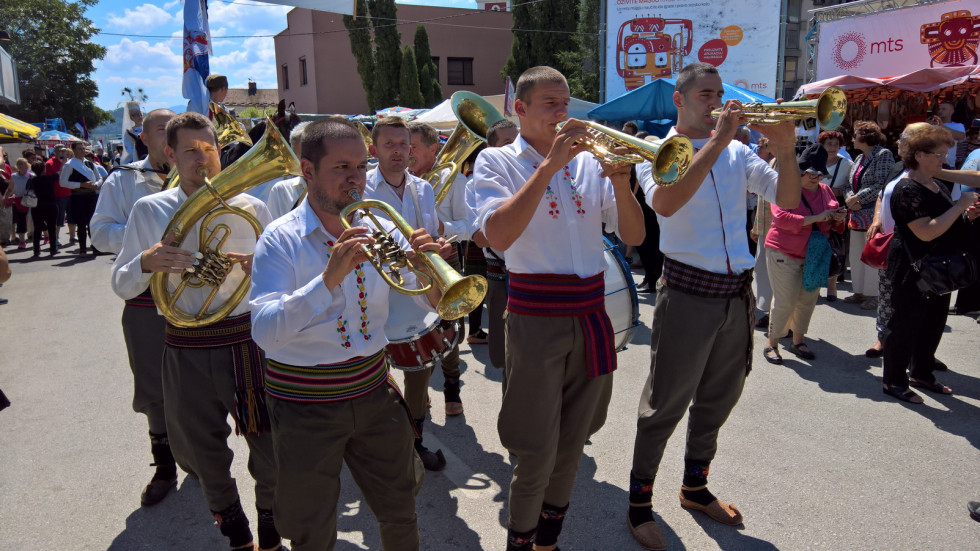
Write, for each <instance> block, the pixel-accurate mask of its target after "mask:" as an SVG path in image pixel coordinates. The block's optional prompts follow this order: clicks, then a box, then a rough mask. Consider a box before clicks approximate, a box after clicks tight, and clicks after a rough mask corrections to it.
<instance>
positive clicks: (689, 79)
mask: <svg viewBox="0 0 980 551" xmlns="http://www.w3.org/2000/svg"><path fill="white" fill-rule="evenodd" d="M717 74H719V73H718V68H717V67H715V66H714V65H711V64H710V63H691V64H689V65H687V66H685V67H684V68H683V69H681V72H679V73H677V81H676V82H675V83H674V91H675V92H680V93H681V95H682V96H683V95H685V94H687V93H688V92H690V91H691V88H693V87H694V83H695V82H696V81H697V80H698V79H699V78H701V77H703V76H704V75H717Z"/></svg>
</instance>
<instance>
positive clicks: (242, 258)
mask: <svg viewBox="0 0 980 551" xmlns="http://www.w3.org/2000/svg"><path fill="white" fill-rule="evenodd" d="M225 256H227V257H228V258H230V259H231V260H232V262H237V263H239V264H241V266H242V271H243V272H245V275H247V276H250V277H251V275H252V258H253V257H254V256H255V255H253V254H251V253H247V254H246V253H225Z"/></svg>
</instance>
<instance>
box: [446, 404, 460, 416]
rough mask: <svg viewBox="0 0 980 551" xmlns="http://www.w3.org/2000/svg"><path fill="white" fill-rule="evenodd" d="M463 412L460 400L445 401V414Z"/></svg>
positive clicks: (450, 414)
mask: <svg viewBox="0 0 980 551" xmlns="http://www.w3.org/2000/svg"><path fill="white" fill-rule="evenodd" d="M462 413H463V403H462V402H446V415H449V416H450V417H453V416H456V415H461V414H462Z"/></svg>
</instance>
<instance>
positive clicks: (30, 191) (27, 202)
mask: <svg viewBox="0 0 980 551" xmlns="http://www.w3.org/2000/svg"><path fill="white" fill-rule="evenodd" d="M20 204H21V205H23V206H25V207H27V208H29V209H32V208H34V207H36V206H37V194H36V193H34V188H33V187H31V185H30V184H27V191H26V192H25V193H24V196H23V197H21V198H20Z"/></svg>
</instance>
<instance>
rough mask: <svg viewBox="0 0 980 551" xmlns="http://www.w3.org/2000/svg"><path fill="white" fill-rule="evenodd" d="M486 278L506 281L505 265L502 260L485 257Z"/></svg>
mask: <svg viewBox="0 0 980 551" xmlns="http://www.w3.org/2000/svg"><path fill="white" fill-rule="evenodd" d="M487 279H489V280H491V281H507V265H506V264H504V261H503V260H498V259H496V258H493V257H491V256H488V257H487Z"/></svg>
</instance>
